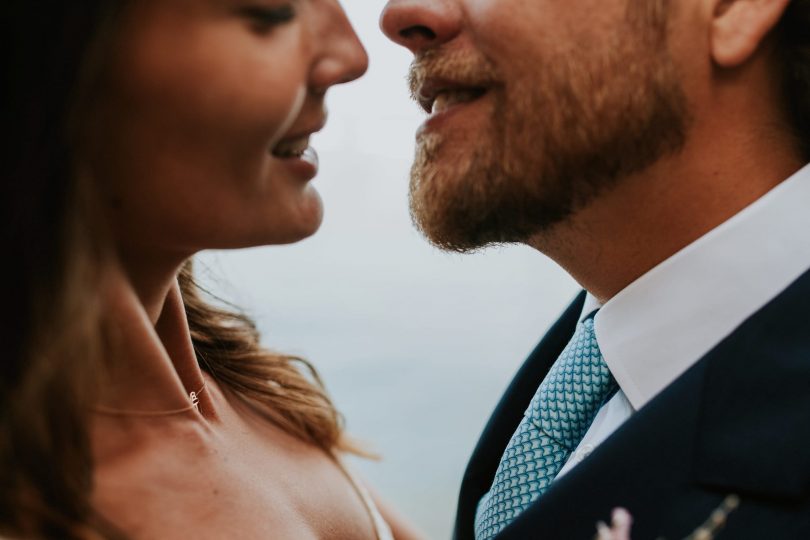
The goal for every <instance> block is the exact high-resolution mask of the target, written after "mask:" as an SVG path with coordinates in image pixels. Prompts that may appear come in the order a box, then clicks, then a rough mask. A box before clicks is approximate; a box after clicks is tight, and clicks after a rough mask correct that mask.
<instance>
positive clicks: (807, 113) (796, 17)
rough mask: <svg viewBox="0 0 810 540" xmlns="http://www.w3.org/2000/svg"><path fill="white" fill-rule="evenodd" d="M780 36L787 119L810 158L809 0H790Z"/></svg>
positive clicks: (809, 159) (779, 30)
mask: <svg viewBox="0 0 810 540" xmlns="http://www.w3.org/2000/svg"><path fill="white" fill-rule="evenodd" d="M777 37H778V41H779V55H780V58H781V61H782V77H783V81H782V84H783V91H784V95H785V104H786V107H785V108H786V112H787V115H788V121H789V122H790V127H791V128H792V130H793V133H794V136H795V138H796V141H797V143H798V148H799V150H800V151H801V153H802V156H803V157H804V159H805V160H806V161H810V0H791V2H790V5H789V6H788V7H787V10H786V11H785V14H784V16H783V17H782V21H781V22H780V23H779V27H778V29H777Z"/></svg>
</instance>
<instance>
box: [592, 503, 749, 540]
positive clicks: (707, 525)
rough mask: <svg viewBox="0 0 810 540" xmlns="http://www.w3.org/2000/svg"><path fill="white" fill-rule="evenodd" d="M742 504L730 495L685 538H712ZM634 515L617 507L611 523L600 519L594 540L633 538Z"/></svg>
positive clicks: (709, 539) (625, 539)
mask: <svg viewBox="0 0 810 540" xmlns="http://www.w3.org/2000/svg"><path fill="white" fill-rule="evenodd" d="M739 505H740V498H739V497H738V496H736V495H729V496H728V497H726V499H725V500H724V501H723V503H722V504H721V505H720V506H718V507H717V508H715V509H714V510H713V511H712V513H711V514H710V515H709V517H708V518H707V519H706V521H705V522H703V524H702V525H701V526H700V527H698V528H697V529H695V530H694V532H693V533H692V534H690V535H689V536H687V537H686V538H685V539H684V540H712V539H713V538H715V537H716V536H717V533H719V532H720V529H722V528H723V526H724V525H725V524H726V521H728V516H729V514H731V513H732V512H733V511H734V510H736V508H737V507H738V506H739ZM632 528H633V516H631V515H630V512H628V511H627V510H625V509H624V508H616V509H614V510H613V513H612V515H611V523H610V526H608V524H607V523H605V522H603V521H600V522H599V523H597V524H596V537H595V538H594V540H632V539H631V537H630V533H631V530H632Z"/></svg>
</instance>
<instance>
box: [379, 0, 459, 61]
mask: <svg viewBox="0 0 810 540" xmlns="http://www.w3.org/2000/svg"><path fill="white" fill-rule="evenodd" d="M380 28H381V29H382V31H383V33H384V34H385V35H386V36H388V39H390V40H391V41H393V42H394V43H397V44H399V45H402V46H403V47H407V48H408V49H410V50H411V52H413V53H414V54H419V53H422V52H424V51H426V50H428V49H431V48H435V47H438V46H440V45H443V44H444V43H447V42H448V41H451V40H452V39H453V38H454V37H456V36H457V35H458V33H459V32H460V30H461V8H460V6H459V5H458V0H389V2H388V4H387V5H386V6H385V9H384V10H383V13H382V16H381V17H380Z"/></svg>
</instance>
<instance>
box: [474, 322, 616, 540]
mask: <svg viewBox="0 0 810 540" xmlns="http://www.w3.org/2000/svg"><path fill="white" fill-rule="evenodd" d="M616 388H617V385H616V381H615V379H614V378H613V376H612V375H611V374H610V370H609V369H608V367H607V364H605V360H604V358H602V353H601V352H600V351H599V345H598V344H597V343H596V335H595V334H594V330H593V319H587V320H585V321H584V322H581V323H580V324H579V325H578V326H577V329H576V332H574V337H572V338H571V341H570V342H569V343H568V345H567V346H566V347H565V349H564V350H563V352H562V353H561V354H560V357H559V358H558V359H557V361H556V362H555V363H554V365H553V366H552V367H551V370H550V371H549V372H548V374H547V375H546V378H545V379H544V380H543V382H542V384H541V385H540V388H539V389H538V390H537V393H536V394H535V395H534V398H533V399H532V402H531V404H530V405H529V408H528V409H527V410H526V413H525V414H524V417H523V420H522V421H521V423H520V425H519V426H518V428H517V430H516V431H515V434H514V435H512V439H511V440H510V441H509V444H508V445H507V447H506V451H505V452H504V454H503V457H502V458H501V463H500V465H498V470H497V472H496V473H495V479H494V480H493V482H492V488H491V489H490V491H489V493H487V494H486V495H484V497H483V498H482V499H481V502H480V503H479V505H478V512H477V514H476V517H475V538H476V540H489V539H490V538H493V537H494V536H495V535H497V534H498V533H499V532H500V531H501V530H502V529H503V528H504V527H506V526H507V525H508V524H509V523H510V522H511V521H512V520H513V519H515V518H516V517H517V516H518V515H519V514H520V513H521V512H523V511H524V510H525V509H526V508H528V507H529V505H531V504H532V503H533V502H534V501H536V500H537V498H538V497H540V495H542V494H543V493H544V492H545V491H546V489H547V488H548V486H549V485H550V484H551V482H552V481H553V480H554V477H555V476H557V473H558V472H559V471H560V469H561V468H562V466H563V464H564V463H565V461H566V460H567V459H568V456H569V455H570V454H571V452H573V451H574V449H576V446H577V445H578V444H579V442H580V441H581V440H582V437H584V436H585V433H586V432H587V431H588V428H589V427H590V425H591V423H592V422H593V419H594V417H595V416H596V413H597V412H598V411H599V408H600V407H601V406H602V404H603V403H604V402H605V401H606V400H607V398H608V397H610V395H611V394H612V393H613V392H614V391H615V390H616Z"/></svg>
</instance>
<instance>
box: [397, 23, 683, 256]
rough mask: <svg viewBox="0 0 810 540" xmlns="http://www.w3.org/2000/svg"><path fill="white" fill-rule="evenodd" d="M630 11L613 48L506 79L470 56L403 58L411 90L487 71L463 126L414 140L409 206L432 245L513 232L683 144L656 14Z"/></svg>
mask: <svg viewBox="0 0 810 540" xmlns="http://www.w3.org/2000/svg"><path fill="white" fill-rule="evenodd" d="M638 9H641V8H638ZM635 15H636V16H635V17H631V18H629V19H628V21H627V27H626V28H622V29H618V30H617V32H616V37H615V43H614V44H612V45H613V46H606V47H604V49H602V50H599V51H594V50H592V49H584V48H583V49H581V50H574V51H569V52H568V53H567V54H566V56H565V58H534V59H531V60H532V62H531V63H532V64H533V65H534V66H535V67H534V69H524V70H515V73H514V74H515V75H516V76H514V77H513V78H512V79H505V78H500V79H499V77H500V76H502V74H500V73H498V74H496V70H495V69H494V68H493V67H492V65H491V64H490V63H488V62H487V61H486V60H484V59H482V58H478V57H470V56H466V57H459V56H454V55H450V54H447V55H441V54H439V53H436V52H432V53H431V54H430V55H429V56H425V57H421V58H419V59H417V60H416V61H415V62H414V65H413V66H412V70H411V77H410V78H411V82H412V89H414V88H417V87H418V86H417V85H418V83H419V82H420V81H422V80H424V79H425V78H426V77H429V76H434V77H435V76H442V77H446V78H449V79H452V80H461V81H471V82H474V81H480V80H494V81H498V82H495V83H492V84H491V86H490V90H489V92H488V94H489V95H488V99H490V100H491V102H492V106H491V107H490V112H489V115H488V118H486V120H485V121H484V122H483V124H482V125H480V126H476V129H475V130H474V132H471V133H457V132H454V133H452V134H451V137H448V136H446V135H445V133H433V132H429V133H426V134H423V135H421V136H420V137H419V138H418V145H417V151H416V158H415V161H414V164H413V167H412V169H411V184H410V207H411V214H412V217H413V220H414V222H415V224H416V226H417V227H418V228H419V229H420V230H421V231H422V233H423V234H424V235H425V236H426V237H427V238H428V239H429V240H430V241H431V242H432V243H433V244H435V245H437V246H438V247H440V248H443V249H447V250H453V251H462V252H464V251H470V250H475V249H478V248H481V247H484V246H487V245H490V244H499V243H515V242H525V241H527V240H528V239H529V238H530V237H532V236H534V235H536V234H538V233H541V232H543V231H546V230H548V229H549V228H550V227H552V226H553V225H556V224H558V223H560V222H563V221H565V220H567V219H569V218H571V216H572V215H574V214H575V213H576V212H577V210H579V209H581V208H583V207H584V206H586V205H587V204H589V203H591V202H592V201H593V200H594V199H596V198H597V197H598V196H599V195H600V194H601V193H604V192H605V191H606V190H608V189H610V188H611V187H612V186H614V185H616V183H617V182H619V181H621V179H623V178H626V177H627V176H629V175H631V174H634V173H638V172H640V171H642V170H644V169H645V168H647V167H649V166H650V165H652V164H653V163H655V162H656V161H658V160H659V159H660V158H661V157H663V156H664V155H666V154H668V153H674V152H677V151H678V150H680V148H682V147H683V144H684V142H685V136H686V129H687V124H688V119H689V114H688V107H687V104H686V99H685V97H684V94H683V91H682V89H681V87H680V84H679V81H678V74H677V70H676V69H675V66H674V64H673V62H672V60H671V58H670V56H669V53H668V51H667V48H666V24H665V20H666V18H665V15H664V14H663V13H656V14H654V16H655V17H656V21H655V23H656V24H651V20H650V18H649V17H645V16H638V13H636V14H635ZM626 36H634V39H632V40H628V39H627V38H626ZM596 96H598V99H597V98H596Z"/></svg>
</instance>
